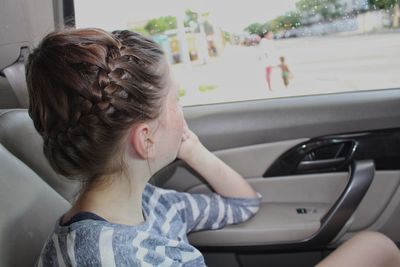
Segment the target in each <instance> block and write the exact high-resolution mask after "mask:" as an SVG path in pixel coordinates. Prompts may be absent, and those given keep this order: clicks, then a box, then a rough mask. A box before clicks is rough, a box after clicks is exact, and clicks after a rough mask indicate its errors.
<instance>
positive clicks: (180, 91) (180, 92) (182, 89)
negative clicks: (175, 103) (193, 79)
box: [178, 88, 186, 97]
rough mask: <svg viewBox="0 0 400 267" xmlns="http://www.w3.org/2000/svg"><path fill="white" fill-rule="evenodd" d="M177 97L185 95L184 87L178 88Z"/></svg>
mask: <svg viewBox="0 0 400 267" xmlns="http://www.w3.org/2000/svg"><path fill="white" fill-rule="evenodd" d="M178 93H179V97H182V96H185V95H186V90H185V88H179V92H178Z"/></svg>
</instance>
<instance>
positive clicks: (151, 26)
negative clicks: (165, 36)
mask: <svg viewBox="0 0 400 267" xmlns="http://www.w3.org/2000/svg"><path fill="white" fill-rule="evenodd" d="M144 29H145V30H146V31H147V32H149V33H150V34H151V35H153V34H158V33H163V32H165V31H167V30H172V29H176V18H175V17H172V16H167V17H159V18H156V19H151V20H149V21H148V22H147V23H146V25H145V26H144Z"/></svg>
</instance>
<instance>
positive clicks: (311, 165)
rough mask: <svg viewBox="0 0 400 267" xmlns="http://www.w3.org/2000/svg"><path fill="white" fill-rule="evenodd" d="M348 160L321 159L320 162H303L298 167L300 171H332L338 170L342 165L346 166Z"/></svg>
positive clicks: (341, 158) (342, 158)
mask: <svg viewBox="0 0 400 267" xmlns="http://www.w3.org/2000/svg"><path fill="white" fill-rule="evenodd" d="M346 161H347V158H344V157H340V158H333V159H320V160H303V161H301V162H300V163H299V165H298V166H297V170H299V171H309V170H320V169H332V168H337V167H338V166H340V165H343V164H345V163H346Z"/></svg>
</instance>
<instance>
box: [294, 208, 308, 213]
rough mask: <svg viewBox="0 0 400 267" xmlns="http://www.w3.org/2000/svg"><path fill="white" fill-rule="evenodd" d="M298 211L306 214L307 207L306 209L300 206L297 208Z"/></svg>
mask: <svg viewBox="0 0 400 267" xmlns="http://www.w3.org/2000/svg"><path fill="white" fill-rule="evenodd" d="M296 211H297V213H298V214H306V213H307V209H305V208H298V209H296Z"/></svg>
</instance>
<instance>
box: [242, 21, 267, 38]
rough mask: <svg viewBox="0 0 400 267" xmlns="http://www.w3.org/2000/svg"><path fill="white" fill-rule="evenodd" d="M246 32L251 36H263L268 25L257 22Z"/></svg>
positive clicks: (247, 28) (248, 27) (246, 29)
mask: <svg viewBox="0 0 400 267" xmlns="http://www.w3.org/2000/svg"><path fill="white" fill-rule="evenodd" d="M244 30H245V31H246V32H248V33H249V34H257V35H259V36H263V34H264V32H265V30H266V24H261V23H258V22H255V23H252V24H250V25H249V26H247V27H246V28H245V29H244Z"/></svg>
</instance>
